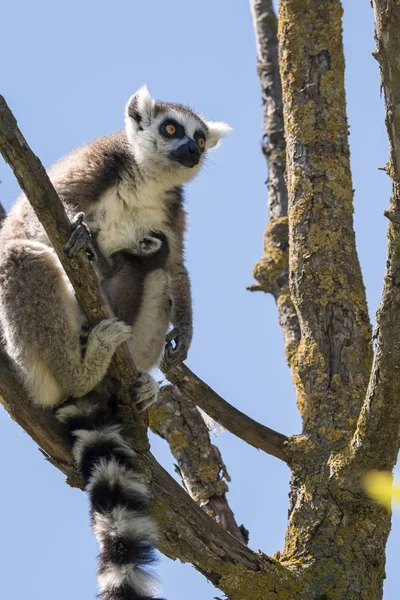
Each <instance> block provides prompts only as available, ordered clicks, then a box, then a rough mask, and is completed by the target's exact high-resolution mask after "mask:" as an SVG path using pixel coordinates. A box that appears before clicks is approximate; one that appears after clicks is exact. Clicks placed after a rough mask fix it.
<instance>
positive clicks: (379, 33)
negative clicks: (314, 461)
mask: <svg viewBox="0 0 400 600" xmlns="http://www.w3.org/2000/svg"><path fill="white" fill-rule="evenodd" d="M372 5H373V9H374V14H375V39H376V50H375V52H374V56H375V58H376V59H377V60H378V62H379V65H380V71H381V85H382V87H383V89H384V92H385V103H386V127H387V132H388V136H389V142H390V161H389V163H388V165H387V169H386V171H387V172H388V174H389V175H390V177H391V178H392V183H393V185H392V197H391V199H390V208H389V210H388V211H386V213H385V214H386V216H387V217H388V219H389V221H390V223H389V232H388V240H389V242H388V258H387V262H386V273H385V278H384V285H383V293H382V298H381V302H380V305H379V308H378V311H377V315H376V352H375V356H374V362H373V367H372V373H371V379H370V382H369V387H368V392H367V397H366V400H365V403H364V406H363V410H362V413H361V416H360V419H359V422H358V427H357V431H356V434H355V436H354V440H353V450H354V452H355V456H356V457H357V459H358V460H360V461H361V462H362V463H363V466H365V467H367V468H375V469H388V470H390V471H391V470H392V469H393V466H394V465H395V463H396V460H397V454H398V450H399V442H400V403H399V389H400V87H399V81H400V64H399V56H400V38H399V23H400V6H399V5H398V3H394V2H391V1H389V0H373V2H372Z"/></svg>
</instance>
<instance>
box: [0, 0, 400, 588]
mask: <svg viewBox="0 0 400 600" xmlns="http://www.w3.org/2000/svg"><path fill="white" fill-rule="evenodd" d="M373 7H374V11H375V18H376V39H377V49H376V53H375V54H376V57H377V59H378V61H379V64H380V68H381V75H382V85H383V88H384V91H385V98H386V106H387V127H388V134H389V139H390V142H391V157H390V161H389V163H388V165H387V167H386V169H387V172H388V174H389V175H390V177H391V178H392V181H393V193H392V198H391V204H390V208H389V210H388V211H387V213H386V215H387V217H388V219H389V247H388V262H387V271H386V274H385V280H384V290H383V295H382V301H381V305H380V308H379V311H378V315H377V328H376V332H375V335H374V338H375V340H376V343H375V348H374V349H373V344H372V341H373V339H372V331H371V326H370V322H369V316H368V310H367V306H366V301H365V292H364V286H363V281H362V276H361V270H360V267H359V263H358V257H357V253H356V247H355V240H354V232H353V222H352V211H353V207H352V182H351V174H350V164H349V150H348V140H347V137H348V131H347V121H346V110H345V95H344V60H343V50H342V39H341V14H342V9H341V3H340V1H339V0H326V1H325V2H320V1H318V0H307V1H306V2H304V1H300V0H281V1H280V11H279V35H278V38H279V47H278V43H277V37H276V32H277V20H276V17H275V15H274V13H273V9H272V3H271V2H270V1H266V0H254V1H253V2H252V9H253V15H254V22H255V29H256V37H257V46H258V53H259V73H260V78H261V84H262V88H263V98H264V103H265V109H266V110H265V122H264V133H265V144H264V153H265V155H266V158H267V161H268V166H269V210H270V222H269V225H268V227H267V230H266V234H265V255H264V257H263V259H261V260H260V261H259V262H258V263H257V265H256V267H255V270H254V274H255V277H256V279H257V281H258V286H254V287H253V288H252V289H253V290H256V289H259V290H263V291H265V292H268V293H272V294H273V295H274V297H275V299H276V302H277V307H278V312H279V317H280V323H281V326H282V329H283V333H284V338H285V343H286V355H287V359H288V362H289V365H290V367H291V369H292V374H293V380H294V384H295V387H296V393H297V401H298V407H299V410H300V413H301V415H302V419H303V431H302V433H301V434H299V435H297V436H292V437H289V438H288V437H286V436H283V435H282V434H279V433H277V432H273V431H271V430H270V429H268V428H267V427H265V426H263V425H260V424H258V423H256V422H254V421H253V420H252V419H250V418H249V417H247V416H246V415H243V414H242V413H240V412H239V411H236V410H235V409H234V408H233V407H232V406H230V405H229V404H228V403H226V402H224V401H223V400H222V398H219V397H218V396H217V394H215V392H213V391H212V390H211V389H210V388H209V387H208V386H207V385H206V384H204V383H203V382H202V381H201V380H199V379H198V378H197V377H196V376H195V375H194V374H193V373H191V371H190V370H189V369H188V368H187V367H186V366H184V365H181V366H179V367H177V368H176V369H174V370H173V371H172V372H169V373H168V374H167V376H168V379H169V381H170V382H171V383H172V384H174V385H175V386H176V387H172V388H171V387H168V388H167V389H166V391H165V392H164V394H165V396H166V401H165V402H164V404H163V403H161V404H160V407H158V408H157V409H156V410H155V411H153V413H152V414H151V423H152V425H153V427H154V428H155V429H156V430H158V431H159V432H160V433H161V434H162V435H164V436H165V437H166V438H167V439H168V441H169V442H170V445H171V449H172V450H173V452H174V453H175V455H176V457H177V460H178V462H179V467H180V470H181V473H182V476H183V479H184V481H185V485H186V488H187V490H188V491H189V493H190V494H191V495H192V497H194V499H196V500H197V501H198V502H199V503H200V504H201V505H203V504H205V506H206V508H208V512H210V513H211V514H212V516H214V517H215V518H217V520H219V521H220V523H221V524H222V525H224V526H225V528H226V529H227V530H228V531H230V532H232V533H233V534H234V535H235V536H236V538H237V539H235V537H233V536H231V535H230V534H229V533H226V532H224V530H223V528H220V527H216V526H215V524H214V523H213V521H212V520H211V518H210V517H209V516H208V515H207V514H206V513H205V512H204V511H202V510H201V509H200V508H198V507H197V506H196V504H195V503H194V502H193V501H192V500H191V499H190V498H189V495H188V494H186V493H185V492H184V491H183V490H182V489H181V488H179V486H177V484H176V483H175V482H174V481H173V480H172V479H171V478H170V477H169V476H168V475H167V474H166V473H165V472H164V471H163V470H162V469H161V467H160V466H159V465H158V464H157V463H156V462H155V461H154V459H153V458H152V456H151V455H150V453H149V451H148V444H147V438H146V427H145V425H146V424H145V422H143V420H140V419H138V417H137V415H136V414H134V411H133V408H132V407H131V406H130V402H129V397H128V395H127V393H126V390H127V389H128V388H129V385H130V383H131V381H132V379H133V378H134V376H135V371H134V367H133V365H131V364H130V362H129V359H128V358H127V357H126V356H125V355H124V353H123V351H121V353H119V354H118V355H117V356H116V360H115V361H114V365H113V369H114V371H113V373H114V375H116V376H118V378H119V379H121V381H122V384H123V385H122V397H121V399H120V412H121V418H122V420H123V423H124V431H125V434H126V436H127V438H128V439H129V440H130V442H131V443H132V445H133V447H134V448H135V450H137V452H138V453H139V455H140V456H141V458H142V463H143V466H144V468H145V470H146V472H147V473H148V476H149V479H150V480H151V485H152V488H153V491H154V496H155V512H156V514H157V516H158V519H159V521H160V525H161V530H162V534H163V539H162V541H161V545H160V547H161V550H162V551H163V552H165V553H166V554H167V555H169V556H172V557H176V558H180V559H181V560H183V561H185V562H187V561H189V562H192V563H193V564H194V565H195V566H196V568H197V569H199V570H200V571H201V572H202V573H203V574H204V575H205V576H206V577H208V578H209V579H210V580H211V581H212V582H213V583H215V584H216V585H217V586H218V587H219V588H220V589H221V590H222V591H223V592H225V593H226V594H227V595H228V596H229V598H232V599H238V600H239V599H242V598H269V597H277V598H282V599H284V598H288V599H292V598H307V599H309V598H310V599H320V600H321V599H322V598H326V599H328V598H346V599H353V598H354V599H356V598H357V599H359V598H368V600H370V599H372V600H373V599H375V598H381V596H382V582H383V578H384V561H385V545H386V539H387V536H388V533H389V530H390V514H389V513H388V512H387V511H386V510H385V509H384V508H383V507H380V506H379V505H377V504H376V503H375V502H374V501H372V500H370V499H369V498H368V497H366V495H365V493H364V489H363V476H364V473H365V472H368V471H369V470H371V469H379V470H388V471H391V470H392V468H393V466H394V464H395V462H396V458H397V453H398V444H399V417H400V415H399V408H398V402H397V393H396V392H397V388H398V381H397V375H396V373H397V372H398V370H399V358H400V356H399V352H400V347H399V344H400V342H399V339H400V337H399V335H398V334H399V332H398V328H399V327H400V324H399V323H400V320H399V315H398V314H397V313H398V310H399V309H398V306H399V301H398V300H399V297H398V275H397V273H398V268H399V266H398V265H399V248H400V246H399V234H398V228H399V223H400V218H399V215H398V210H399V208H398V202H399V177H400V173H399V164H400V163H399V155H398V154H399V148H398V141H397V140H398V139H400V138H399V133H400V131H399V127H400V120H399V110H398V105H399V100H400V98H398V94H399V93H400V92H399V90H398V87H399V86H398V81H400V78H399V76H400V73H399V65H398V64H397V56H398V54H399V48H398V45H399V44H400V42H399V41H398V36H397V31H396V23H397V22H398V19H399V17H400V8H399V7H398V6H397V4H395V3H394V2H392V1H391V0H375V1H374V2H373ZM278 51H279V52H278ZM278 53H279V63H280V73H281V76H282V91H281V85H280V76H279V69H278ZM0 124H1V128H0V148H1V150H2V152H3V153H4V155H5V157H6V159H7V160H8V161H9V162H10V164H11V165H12V166H13V168H14V170H15V172H16V174H17V175H18V177H19V180H20V183H21V186H22V187H23V188H24V189H26V191H27V194H28V196H29V198H30V200H31V202H32V203H33V204H34V206H35V208H36V210H37V211H38V214H39V216H40V218H41V219H42V222H43V223H44V225H45V226H46V227H47V231H48V234H49V237H50V238H51V239H52V242H53V244H54V247H55V248H56V250H58V251H59V255H60V258H62V259H63V257H62V250H61V249H62V244H63V242H64V241H65V239H66V238H67V237H68V234H69V224H68V221H67V220H66V218H65V215H63V213H62V210H61V209H62V207H61V205H60V203H57V198H56V197H55V196H54V190H52V187H51V185H50V184H49V181H48V180H47V179H46V177H45V175H44V172H43V170H42V169H41V167H40V165H39V164H38V161H37V159H35V157H34V156H32V154H31V153H30V151H29V148H28V146H27V144H26V142H24V140H23V138H22V136H21V134H20V132H19V131H18V129H17V126H16V123H15V122H14V121H13V120H12V118H11V116H10V113H9V111H8V109H7V106H6V105H5V103H2V104H1V106H0ZM285 144H286V157H287V160H286V165H285ZM285 170H286V184H285V178H284V172H285ZM286 185H287V189H286ZM49 206H51V209H50V208H49ZM63 260H64V259H63ZM65 268H66V270H67V273H68V275H69V277H70V279H71V281H72V283H73V284H74V285H75V289H76V291H77V295H78V297H79V300H80V302H81V304H82V306H83V308H84V309H85V311H86V312H87V314H88V315H89V316H90V317H91V318H92V319H96V318H99V317H100V316H102V315H105V314H108V313H107V311H108V310H109V308H108V307H107V306H106V303H105V301H104V298H103V297H102V295H101V291H100V290H99V289H98V285H97V282H96V280H95V278H93V277H91V273H90V272H91V269H90V266H89V265H88V264H87V262H86V261H85V259H84V258H82V259H80V260H79V261H77V264H74V265H72V268H71V265H70V264H69V263H68V262H65ZM102 311H103V312H102ZM373 350H374V352H373ZM176 388H178V389H179V390H180V391H179V392H178V391H177V389H176ZM0 389H1V392H2V397H3V403H4V405H5V407H6V409H7V410H8V411H9V412H10V414H11V415H12V416H13V418H15V419H16V420H17V421H18V422H19V423H20V424H21V425H22V427H24V429H26V431H27V432H28V433H29V434H30V435H31V436H32V437H33V438H34V439H35V441H36V442H37V443H38V444H39V446H40V447H41V448H42V449H43V451H44V452H45V453H46V455H47V457H48V458H49V460H51V461H52V462H53V464H54V465H55V466H57V467H58V468H60V469H61V470H63V471H64V472H65V473H66V474H67V475H68V477H69V482H70V483H72V484H74V485H78V486H79V485H80V478H79V474H78V473H77V472H76V470H75V468H74V465H73V463H72V461H71V457H70V456H69V452H68V449H67V447H66V446H65V445H64V443H63V440H62V437H61V436H60V434H59V430H58V429H57V428H56V426H55V423H54V422H53V421H52V419H51V418H50V417H49V416H48V415H46V414H40V415H38V413H37V411H33V410H32V409H31V407H29V406H27V405H25V404H24V391H23V389H22V387H21V384H20V382H19V379H18V373H17V372H16V371H15V369H14V367H13V365H12V363H11V361H10V360H9V359H8V357H6V356H3V361H2V364H1V374H0ZM124 391H125V392H124ZM182 395H183V397H182ZM183 398H186V399H189V400H192V401H193V402H194V403H195V404H197V405H198V406H200V407H201V408H203V409H204V410H205V411H206V412H207V413H208V414H209V415H210V416H211V417H213V418H215V419H216V420H217V421H218V422H220V423H221V424H222V425H223V426H224V427H226V428H227V429H229V430H230V431H232V432H233V433H235V434H236V435H238V436H239V437H241V438H242V439H243V440H244V441H246V442H248V443H251V444H253V445H255V446H256V447H258V448H260V449H262V450H264V451H265V452H267V453H269V454H272V455H273V456H275V457H276V458H278V459H281V460H284V461H285V462H287V463H288V465H289V466H290V468H291V471H292V479H291V497H290V513H289V523H288V529H287V533H286V544H285V549H284V552H283V554H282V555H279V554H278V555H276V556H275V557H274V558H269V557H266V556H264V555H262V554H256V553H253V552H252V551H250V550H249V549H248V548H246V547H245V545H244V544H243V543H242V541H243V540H245V539H246V533H245V531H244V530H243V529H240V528H238V527H237V526H236V524H235V523H234V522H233V517H232V515H231V513H230V512H229V507H228V505H227V503H226V499H225V497H224V492H225V488H224V487H223V485H222V484H217V485H216V487H214V488H213V489H212V490H210V489H207V490H205V487H204V481H198V480H196V479H195V478H194V477H193V475H194V472H195V469H194V467H193V464H194V462H193V461H199V460H203V461H204V456H200V453H197V454H196V452H194V453H193V454H191V455H190V456H189V455H188V454H186V453H185V452H183V451H182V444H179V443H177V439H176V435H175V431H176V429H177V428H176V426H174V425H173V422H172V421H171V418H172V417H171V415H173V416H174V418H177V415H178V417H179V419H180V427H179V431H181V426H182V424H184V423H188V424H190V419H191V418H194V419H197V420H198V419H199V415H198V413H197V412H196V411H195V410H194V409H193V405H190V404H189V403H188V404H186V401H185V400H184V399H183ZM170 403H173V404H172V406H174V408H173V410H171V411H169V410H168V407H169V406H170V405H171V404H170ZM177 408H178V411H177ZM160 411H162V414H161V413H160ZM190 430H191V428H190V427H188V430H187V432H186V431H185V429H184V427H182V431H183V435H189V436H191V441H193V434H191V433H190ZM382 432H384V434H382ZM203 435H204V431H203ZM206 437H207V436H205V438H206ZM194 441H195V442H197V447H200V444H202V443H203V442H199V440H198V439H196V438H194ZM205 443H206V445H207V448H209V451H208V454H207V456H206V459H205V460H206V464H207V465H213V467H212V470H214V471H215V470H216V469H218V471H219V469H220V467H221V462H222V459H221V458H220V456H219V455H218V454H217V453H216V451H214V450H212V449H211V447H210V446H208V440H207V439H206V442H205ZM195 446H196V444H195Z"/></svg>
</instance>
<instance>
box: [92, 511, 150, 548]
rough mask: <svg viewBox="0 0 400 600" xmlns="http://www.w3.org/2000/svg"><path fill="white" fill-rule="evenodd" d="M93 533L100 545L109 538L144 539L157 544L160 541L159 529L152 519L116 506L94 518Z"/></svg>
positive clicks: (95, 515) (96, 514) (97, 514)
mask: <svg viewBox="0 0 400 600" xmlns="http://www.w3.org/2000/svg"><path fill="white" fill-rule="evenodd" d="M93 532H94V535H95V536H96V539H97V541H98V542H99V543H100V542H101V541H102V540H105V539H107V538H108V537H123V538H128V539H132V540H135V539H144V540H148V541H149V542H150V543H153V544H155V543H156V542H157V541H158V537H159V536H158V529H157V526H156V524H155V522H154V520H153V519H152V518H151V517H148V516H146V517H143V516H138V515H137V513H136V512H134V511H132V510H129V509H128V508H125V507H124V506H116V507H115V508H113V509H112V510H111V511H110V512H107V513H104V514H101V513H95V514H94V516H93Z"/></svg>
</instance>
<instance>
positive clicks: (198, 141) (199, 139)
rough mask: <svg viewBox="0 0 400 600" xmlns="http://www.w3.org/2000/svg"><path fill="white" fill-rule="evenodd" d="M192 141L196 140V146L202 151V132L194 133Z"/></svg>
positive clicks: (204, 141) (203, 137) (203, 145)
mask: <svg viewBox="0 0 400 600" xmlns="http://www.w3.org/2000/svg"><path fill="white" fill-rule="evenodd" d="M194 139H195V140H196V144H197V145H198V147H199V148H200V150H201V151H203V150H204V149H205V147H206V136H205V133H204V131H196V132H195V134H194Z"/></svg>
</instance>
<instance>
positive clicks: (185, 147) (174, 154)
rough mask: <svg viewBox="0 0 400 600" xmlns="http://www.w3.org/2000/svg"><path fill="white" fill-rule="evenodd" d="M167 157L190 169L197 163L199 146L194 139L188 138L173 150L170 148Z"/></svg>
mask: <svg viewBox="0 0 400 600" xmlns="http://www.w3.org/2000/svg"><path fill="white" fill-rule="evenodd" d="M169 158H170V159H171V160H175V161H176V162H178V163H179V164H180V165H183V166H184V167H188V168H189V169H191V168H192V167H195V166H196V165H198V164H199V161H200V148H199V147H198V145H197V144H196V142H195V141H194V140H189V141H188V142H186V143H185V144H181V145H180V146H178V148H176V149H175V150H172V151H171V152H170V153H169Z"/></svg>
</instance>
